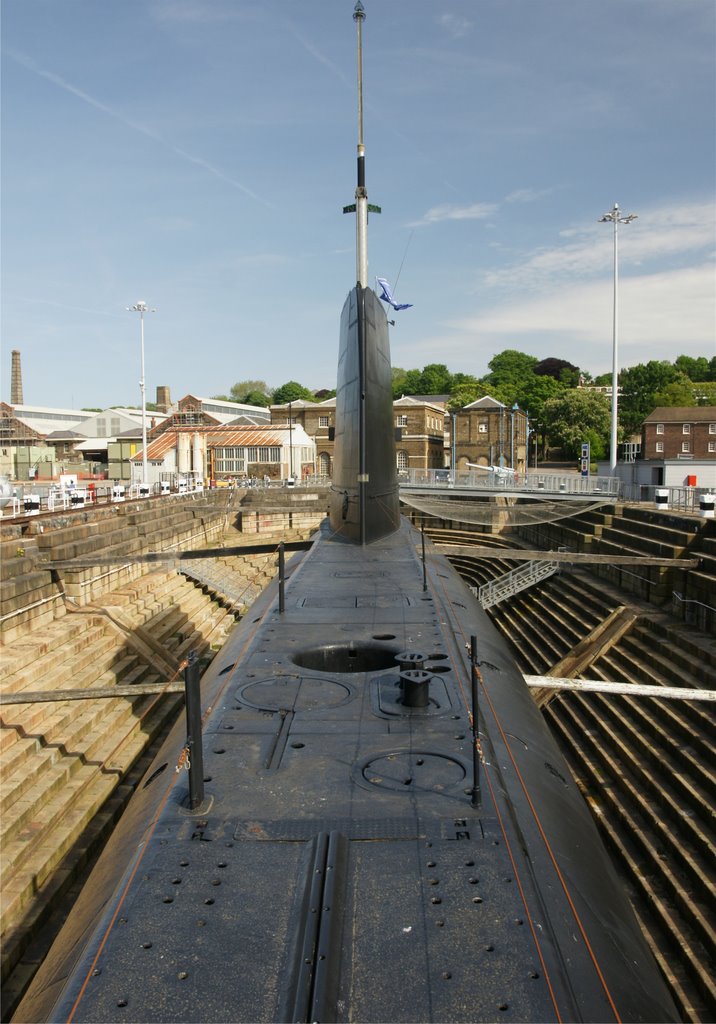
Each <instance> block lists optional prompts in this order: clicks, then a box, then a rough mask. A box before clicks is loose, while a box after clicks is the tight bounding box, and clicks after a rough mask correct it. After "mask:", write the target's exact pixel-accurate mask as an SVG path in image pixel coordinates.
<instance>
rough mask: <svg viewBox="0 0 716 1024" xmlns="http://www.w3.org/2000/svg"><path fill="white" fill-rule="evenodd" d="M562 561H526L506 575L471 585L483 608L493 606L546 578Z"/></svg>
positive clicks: (556, 569) (557, 568)
mask: <svg viewBox="0 0 716 1024" xmlns="http://www.w3.org/2000/svg"><path fill="white" fill-rule="evenodd" d="M559 566H560V563H559V562H556V561H544V562H526V563H525V564H524V565H521V566H519V568H517V569H512V570H511V571H510V572H506V573H505V574H504V576H498V577H497V579H494V580H490V582H489V583H483V585H482V586H481V587H480V588H479V589H478V587H470V590H472V592H473V594H474V595H475V597H476V598H477V599H478V601H479V602H480V604H481V605H482V607H483V608H492V606H493V605H496V604H499V603H500V601H505V600H507V598H508V597H513V596H514V595H515V594H519V592H520V591H521V590H527V588H528V587H531V586H534V584H535V583H539V582H540V580H546V579H547V578H548V577H549V576H552V575H554V573H556V572H557V571H558V570H559Z"/></svg>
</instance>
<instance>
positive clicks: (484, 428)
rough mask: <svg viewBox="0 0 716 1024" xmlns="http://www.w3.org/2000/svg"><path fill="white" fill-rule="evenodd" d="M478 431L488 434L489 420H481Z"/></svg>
mask: <svg viewBox="0 0 716 1024" xmlns="http://www.w3.org/2000/svg"><path fill="white" fill-rule="evenodd" d="M477 429H478V430H479V431H480V433H481V434H486V433H487V420H481V421H480V424H479V426H478V428H477Z"/></svg>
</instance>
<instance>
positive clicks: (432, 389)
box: [416, 363, 452, 395]
mask: <svg viewBox="0 0 716 1024" xmlns="http://www.w3.org/2000/svg"><path fill="white" fill-rule="evenodd" d="M451 384H452V374H451V373H450V371H449V370H448V368H447V366H446V365H445V363H429V364H428V365H427V366H424V367H423V372H422V373H421V374H420V383H419V389H418V391H417V392H416V393H417V394H419V395H444V394H449V392H450V387H451Z"/></svg>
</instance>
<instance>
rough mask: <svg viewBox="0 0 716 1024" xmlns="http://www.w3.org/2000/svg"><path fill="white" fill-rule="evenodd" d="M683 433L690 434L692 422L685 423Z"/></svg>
mask: <svg viewBox="0 0 716 1024" xmlns="http://www.w3.org/2000/svg"><path fill="white" fill-rule="evenodd" d="M681 433H682V434H690V433H691V424H690V423H684V425H683V426H682V428H681Z"/></svg>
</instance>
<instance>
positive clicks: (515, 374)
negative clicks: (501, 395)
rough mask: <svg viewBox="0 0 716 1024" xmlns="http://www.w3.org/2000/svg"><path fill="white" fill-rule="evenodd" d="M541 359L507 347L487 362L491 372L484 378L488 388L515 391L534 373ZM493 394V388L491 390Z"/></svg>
mask: <svg viewBox="0 0 716 1024" xmlns="http://www.w3.org/2000/svg"><path fill="white" fill-rule="evenodd" d="M538 362H539V360H538V359H537V357H536V356H528V355H527V353H526V352H518V351H517V349H514V348H506V349H505V350H504V352H498V353H497V355H496V356H493V357H492V359H491V360H490V362H489V363H488V364H487V365H488V367H489V369H490V372H489V373H488V374H487V376H486V377H484V378H483V380H484V383H485V384H486V385H487V387H488V388H490V389H492V388H494V387H500V388H503V389H506V390H508V391H512V390H514V391H515V393H516V392H517V390H518V389H519V387H520V385H521V384H523V383H524V382H525V380H526V379H527V378H528V377H529V376H531V375H532V374H533V373H534V368H535V366H536V365H537V363H538ZM490 394H492V390H490Z"/></svg>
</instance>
